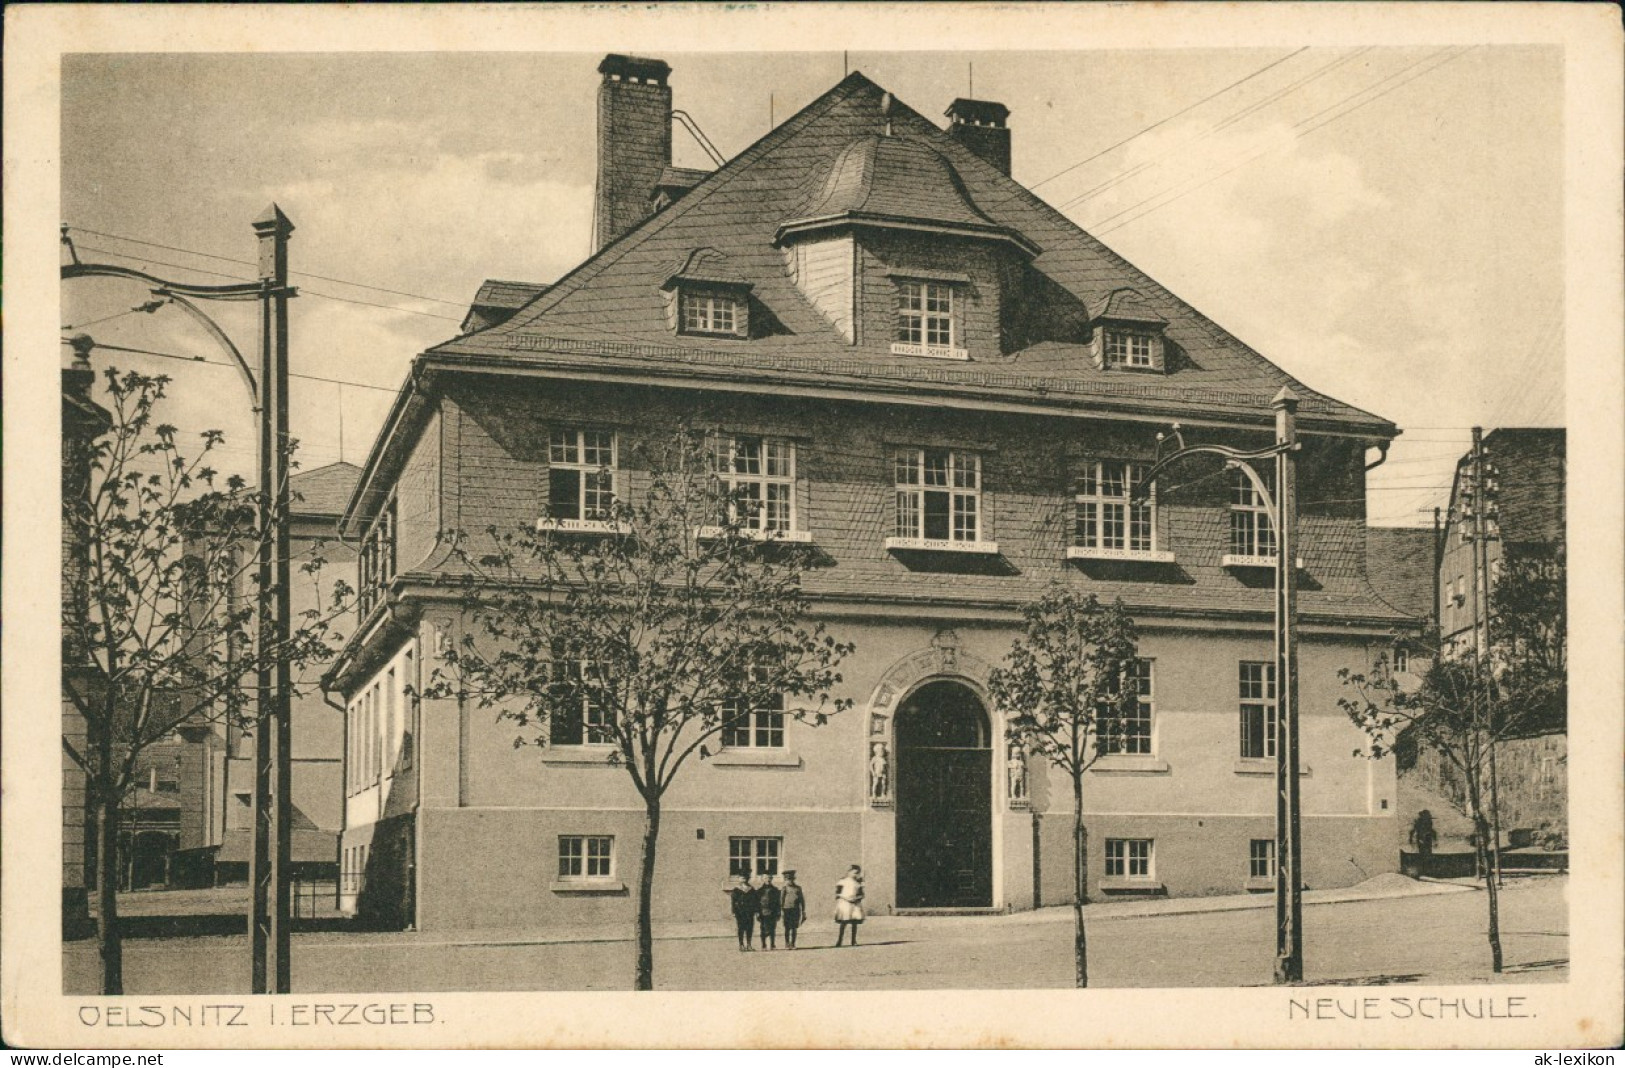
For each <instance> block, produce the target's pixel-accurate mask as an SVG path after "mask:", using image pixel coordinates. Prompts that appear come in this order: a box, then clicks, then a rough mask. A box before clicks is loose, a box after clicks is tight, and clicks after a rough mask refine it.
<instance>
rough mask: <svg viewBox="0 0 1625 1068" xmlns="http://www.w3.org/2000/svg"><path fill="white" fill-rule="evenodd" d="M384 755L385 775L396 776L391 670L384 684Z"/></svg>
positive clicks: (381, 743) (393, 700) (393, 680)
mask: <svg viewBox="0 0 1625 1068" xmlns="http://www.w3.org/2000/svg"><path fill="white" fill-rule="evenodd" d="M378 750H379V753H380V754H382V758H383V766H384V775H385V776H386V777H387V776H391V775H394V774H395V669H394V668H390V669H389V673H388V674H387V675H386V676H385V682H384V729H383V736H382V738H381V739H380V744H379V747H378Z"/></svg>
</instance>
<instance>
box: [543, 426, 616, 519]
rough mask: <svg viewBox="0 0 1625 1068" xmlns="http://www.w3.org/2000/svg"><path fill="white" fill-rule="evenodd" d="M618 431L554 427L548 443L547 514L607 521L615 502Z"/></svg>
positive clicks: (551, 516)
mask: <svg viewBox="0 0 1625 1068" xmlns="http://www.w3.org/2000/svg"><path fill="white" fill-rule="evenodd" d="M615 467H616V463H615V434H614V432H613V431H609V430H575V429H567V428H561V429H555V430H554V431H553V432H552V433H551V434H550V435H549V436H548V442H547V514H548V518H550V519H555V520H564V521H576V522H580V521H587V522H604V521H606V520H608V519H610V517H611V506H612V505H613V504H614V503H615Z"/></svg>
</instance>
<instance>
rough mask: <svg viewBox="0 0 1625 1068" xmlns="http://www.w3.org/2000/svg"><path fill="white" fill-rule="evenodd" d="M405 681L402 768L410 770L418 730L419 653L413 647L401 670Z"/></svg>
mask: <svg viewBox="0 0 1625 1068" xmlns="http://www.w3.org/2000/svg"><path fill="white" fill-rule="evenodd" d="M401 677H402V679H403V680H404V682H405V685H404V687H403V689H402V690H401V699H402V701H404V702H405V704H404V706H403V708H402V712H401V716H402V719H403V720H404V722H403V723H402V724H401V770H402V771H409V770H411V767H412V741H413V738H414V737H415V736H416V734H417V732H418V723H417V721H418V684H417V679H418V676H417V654H416V653H414V652H413V651H412V650H411V649H408V650H407V651H406V660H405V669H404V670H403V671H402V672H401Z"/></svg>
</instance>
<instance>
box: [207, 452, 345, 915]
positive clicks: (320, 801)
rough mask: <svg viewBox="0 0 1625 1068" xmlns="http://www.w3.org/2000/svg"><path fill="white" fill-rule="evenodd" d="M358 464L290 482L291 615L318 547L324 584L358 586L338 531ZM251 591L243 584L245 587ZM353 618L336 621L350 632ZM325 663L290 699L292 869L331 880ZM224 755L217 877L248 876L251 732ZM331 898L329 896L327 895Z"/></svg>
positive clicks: (331, 770) (339, 745) (337, 824)
mask: <svg viewBox="0 0 1625 1068" xmlns="http://www.w3.org/2000/svg"><path fill="white" fill-rule="evenodd" d="M360 474H361V469H360V468H358V467H356V466H355V465H354V464H348V463H343V462H339V463H335V464H328V465H327V466H326V467H318V468H315V469H314V470H311V471H301V472H298V473H296V474H295V475H294V476H293V477H292V479H290V481H289V487H290V489H291V490H292V493H293V495H294V502H293V507H292V521H291V528H290V530H289V536H290V539H291V542H292V551H293V559H294V583H293V591H292V598H293V614H294V617H295V619H296V620H297V619H298V617H299V615H300V613H302V612H304V611H306V610H307V609H310V608H312V607H314V606H315V605H316V593H317V591H316V588H315V586H314V585H313V584H312V582H311V580H310V579H309V577H308V576H304V575H301V574H300V573H299V567H300V565H301V564H302V563H303V562H304V561H306V560H308V559H309V558H310V557H311V556H312V555H313V554H315V553H320V554H321V556H322V559H323V560H324V565H323V567H322V570H321V573H320V578H319V581H320V583H321V586H322V588H323V589H324V590H326V591H331V589H332V587H333V584H334V583H335V582H338V581H343V582H344V583H345V584H346V585H347V586H350V587H352V588H353V587H354V586H355V585H356V582H357V577H356V551H355V548H354V547H353V546H351V545H348V544H346V543H344V542H343V541H341V540H340V538H339V536H338V519H339V516H340V515H342V514H343V512H344V506H345V504H346V503H347V502H348V501H349V499H350V496H351V494H352V493H353V492H354V491H355V485H356V479H357V477H358V476H359V475H360ZM245 595H246V591H245ZM352 622H353V618H346V619H344V620H343V621H342V622H341V623H339V624H338V630H339V632H340V633H342V634H344V635H345V636H346V637H348V636H349V635H350V634H351V630H350V624H351V623H352ZM326 667H327V665H325V664H323V665H312V666H310V667H308V668H306V669H305V671H304V672H303V676H302V677H301V678H300V679H298V680H296V682H297V683H298V685H299V686H300V687H301V688H303V689H305V690H307V691H309V692H307V693H305V694H303V695H300V696H297V697H295V698H294V700H293V703H292V733H293V760H292V764H293V766H292V783H291V786H292V796H291V801H292V804H293V834H292V861H293V874H294V877H295V878H296V879H299V880H301V881H303V882H307V883H308V882H313V881H321V882H332V881H335V880H337V879H338V878H339V874H340V873H339V867H338V834H339V830H340V828H341V827H342V825H343V806H344V794H343V759H344V717H343V715H342V714H341V713H340V712H339V710H337V709H335V708H334V707H333V706H331V705H329V704H328V703H327V702H326V701H325V700H324V699H323V697H322V695H321V694H320V693H319V692H316V690H317V686H316V684H317V681H318V680H319V679H320V677H321V675H322V673H323V671H325V670H326ZM223 754H224V775H225V786H224V789H223V790H222V791H221V796H220V799H219V805H220V812H221V820H220V826H221V828H222V832H223V833H222V835H221V837H220V838H218V839H216V843H215V844H217V845H218V846H219V852H218V854H217V855H216V857H215V868H214V877H215V881H217V882H238V881H243V880H246V879H247V878H248V874H249V861H250V860H251V859H252V856H253V848H254V841H253V839H254V733H253V730H252V729H251V728H247V727H240V726H235V725H234V726H232V727H230V728H229V729H228V731H227V737H226V739H225V745H224V747H223ZM329 900H331V899H329Z"/></svg>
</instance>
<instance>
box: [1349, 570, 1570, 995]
mask: <svg viewBox="0 0 1625 1068" xmlns="http://www.w3.org/2000/svg"><path fill="white" fill-rule="evenodd" d="M1564 580H1565V575H1564V567H1563V554H1562V550H1561V548H1560V547H1558V548H1553V549H1530V548H1523V549H1518V548H1513V547H1508V549H1507V551H1506V553H1505V555H1504V557H1503V563H1502V566H1501V568H1500V570H1499V572H1498V575H1497V577H1496V581H1495V587H1494V589H1493V591H1492V592H1491V594H1490V602H1489V612H1488V616H1489V618H1488V621H1487V622H1488V631H1487V641H1486V655H1484V656H1483V657H1480V655H1479V653H1478V650H1477V649H1469V650H1467V651H1465V652H1463V653H1459V654H1448V655H1441V654H1446V651H1445V650H1443V649H1442V648H1441V647H1440V643H1439V641H1438V635H1437V634H1436V633H1435V634H1431V635H1428V636H1425V637H1424V638H1423V639H1422V640H1421V644H1423V645H1425V646H1430V647H1431V650H1430V651H1431V653H1432V655H1433V659H1432V663H1431V665H1430V666H1429V667H1428V669H1427V670H1426V672H1425V673H1424V674H1423V675H1422V678H1421V682H1420V684H1419V685H1416V686H1415V687H1414V688H1412V687H1407V686H1404V685H1401V683H1400V681H1399V679H1398V678H1397V677H1396V674H1395V672H1394V671H1393V670H1392V668H1391V665H1390V664H1389V663H1388V660H1387V658H1386V656H1379V657H1378V658H1377V660H1376V662H1375V663H1374V664H1373V665H1372V668H1371V670H1370V671H1369V672H1364V673H1359V672H1352V671H1349V670H1348V669H1346V668H1345V669H1343V670H1342V671H1340V672H1338V675H1339V677H1340V678H1341V679H1342V680H1343V684H1344V685H1345V686H1346V687H1348V688H1349V691H1350V692H1351V694H1352V696H1349V697H1344V698H1342V699H1340V700H1339V701H1338V704H1339V705H1340V706H1341V707H1342V709H1343V711H1344V712H1346V713H1347V714H1348V716H1349V718H1350V719H1351V720H1352V721H1353V722H1354V724H1355V725H1356V726H1358V727H1359V728H1360V729H1361V730H1362V731H1364V732H1365V734H1366V737H1367V739H1368V744H1367V747H1366V748H1365V749H1364V750H1362V751H1357V755H1362V754H1363V755H1366V756H1369V757H1373V758H1376V757H1382V756H1387V755H1389V754H1391V753H1393V752H1394V750H1395V748H1396V747H1397V746H1405V747H1414V748H1416V749H1430V750H1432V751H1433V752H1435V753H1437V754H1438V755H1439V756H1440V757H1442V758H1443V759H1444V760H1445V762H1446V764H1447V765H1448V766H1450V767H1452V768H1454V769H1455V771H1456V773H1457V774H1458V775H1459V776H1460V777H1461V782H1462V790H1461V794H1460V795H1459V797H1452V798H1451V800H1452V801H1453V802H1456V803H1457V804H1458V807H1459V808H1460V809H1461V811H1462V814H1463V815H1465V816H1467V817H1468V818H1469V819H1470V820H1472V823H1473V838H1474V843H1475V849H1476V852H1477V867H1478V871H1479V872H1480V873H1481V874H1482V875H1483V877H1484V881H1485V889H1486V891H1487V892H1486V894H1485V899H1486V905H1487V908H1488V912H1489V916H1488V928H1487V931H1486V936H1487V938H1488V941H1489V944H1490V962H1491V967H1492V968H1493V969H1494V970H1495V971H1496V972H1499V971H1501V967H1502V953H1501V917H1500V896H1499V893H1498V887H1497V880H1496V879H1495V878H1494V877H1493V875H1492V869H1493V868H1496V867H1497V865H1496V864H1495V863H1494V861H1495V860H1496V859H1498V858H1497V857H1496V856H1495V854H1492V852H1491V850H1492V849H1493V850H1494V851H1495V853H1496V854H1498V853H1499V851H1500V847H1501V843H1500V838H1501V828H1500V819H1499V814H1498V813H1497V812H1496V811H1495V805H1494V803H1493V797H1494V794H1495V786H1494V784H1493V783H1492V782H1491V775H1492V772H1493V769H1494V767H1495V753H1496V750H1497V748H1498V747H1499V746H1500V745H1501V744H1502V743H1504V742H1506V741H1508V740H1510V739H1514V738H1526V737H1530V736H1532V735H1539V734H1545V733H1549V732H1551V731H1553V730H1562V729H1563V728H1564V726H1565V724H1566V721H1567V702H1568V656H1567V648H1568V636H1567V635H1568V631H1567V617H1566V612H1565V592H1564V591H1565V581H1564Z"/></svg>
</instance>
